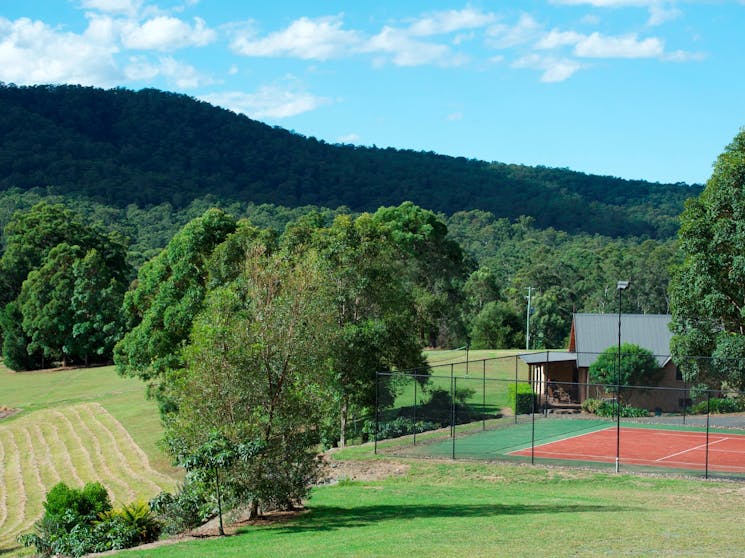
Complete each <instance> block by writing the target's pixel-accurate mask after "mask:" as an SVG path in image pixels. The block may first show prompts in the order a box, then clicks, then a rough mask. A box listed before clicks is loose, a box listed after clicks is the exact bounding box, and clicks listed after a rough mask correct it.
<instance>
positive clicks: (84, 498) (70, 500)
mask: <svg viewBox="0 0 745 558" xmlns="http://www.w3.org/2000/svg"><path fill="white" fill-rule="evenodd" d="M110 509H111V500H110V499H109V494H108V492H106V489H105V488H104V486H103V485H102V484H101V483H99V482H89V483H88V484H86V485H85V486H84V487H83V488H82V490H79V489H76V488H70V487H69V486H67V485H66V484H65V483H63V482H60V483H57V484H56V485H54V486H53V487H52V489H51V490H50V491H49V493H48V494H47V499H46V501H45V502H44V511H45V512H46V514H47V515H48V516H49V517H50V518H57V519H61V518H62V517H63V516H65V517H66V518H67V520H66V521H69V522H71V523H81V522H90V521H93V520H94V519H95V518H96V517H98V515H99V514H100V513H103V512H106V511H108V510H110Z"/></svg>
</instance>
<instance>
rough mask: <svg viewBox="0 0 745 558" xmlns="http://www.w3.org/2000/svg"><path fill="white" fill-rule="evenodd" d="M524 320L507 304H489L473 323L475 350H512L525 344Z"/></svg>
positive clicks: (472, 333)
mask: <svg viewBox="0 0 745 558" xmlns="http://www.w3.org/2000/svg"><path fill="white" fill-rule="evenodd" d="M521 325H522V320H521V319H520V317H519V316H518V315H517V313H516V312H515V311H514V310H513V309H512V307H511V306H510V305H509V304H508V303H506V302H494V301H492V302H488V303H486V305H485V306H484V308H483V309H482V310H481V312H479V313H478V314H477V315H476V317H475V318H474V319H473V321H472V322H471V330H470V334H471V347H472V348H473V349H511V348H515V347H519V346H521V345H524V344H525V335H524V334H523V333H522V331H521Z"/></svg>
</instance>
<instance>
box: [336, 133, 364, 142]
mask: <svg viewBox="0 0 745 558" xmlns="http://www.w3.org/2000/svg"><path fill="white" fill-rule="evenodd" d="M337 141H338V142H339V143H359V141H360V136H359V135H358V134H355V133H354V132H352V133H351V134H346V135H344V136H339V138H338V140H337Z"/></svg>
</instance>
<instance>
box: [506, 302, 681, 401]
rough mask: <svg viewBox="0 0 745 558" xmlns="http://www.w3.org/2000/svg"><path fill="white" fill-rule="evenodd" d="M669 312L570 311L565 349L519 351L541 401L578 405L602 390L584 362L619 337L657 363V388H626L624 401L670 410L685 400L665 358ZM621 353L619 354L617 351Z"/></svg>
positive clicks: (673, 368)
mask: <svg viewBox="0 0 745 558" xmlns="http://www.w3.org/2000/svg"><path fill="white" fill-rule="evenodd" d="M670 319H671V316H670V315H669V314H621V315H620V321H619V314H586V313H576V314H574V315H573V317H572V327H571V331H570V335H569V346H568V348H567V351H541V352H535V353H526V354H521V355H520V358H521V359H522V360H523V361H524V362H525V363H526V364H528V366H529V368H530V380H531V382H532V383H533V389H534V391H535V393H536V394H537V395H538V397H539V401H540V402H541V404H543V405H546V406H548V407H553V408H557V409H560V408H562V407H563V408H566V409H578V408H579V407H580V405H581V403H582V402H583V401H584V400H585V399H587V398H589V397H593V398H595V397H604V396H607V395H608V393H607V391H606V390H605V389H604V388H603V386H598V385H593V384H592V383H591V382H590V378H589V368H590V366H591V365H592V363H593V362H595V361H596V360H597V358H598V356H599V355H600V353H602V352H603V351H605V350H606V349H608V348H609V347H618V345H619V327H620V342H621V344H624V343H631V344H634V345H638V346H640V347H642V348H644V349H647V350H648V351H650V352H651V353H652V354H653V355H654V356H655V358H656V359H657V363H658V364H659V366H660V368H661V369H662V374H661V375H660V380H659V381H658V384H657V387H661V388H665V389H661V390H650V389H648V388H646V387H644V388H639V389H632V388H628V389H627V390H626V398H625V399H626V401H627V402H628V403H629V404H631V405H633V406H639V407H642V408H647V409H650V410H665V411H676V410H679V408H680V407H681V406H684V405H685V404H686V401H687V398H686V395H687V393H686V386H685V383H684V382H683V379H682V377H681V375H680V372H679V371H678V369H677V367H676V366H675V365H674V364H673V362H672V360H671V358H670V340H671V339H672V332H671V331H670V328H669V323H670ZM622 356H623V355H622Z"/></svg>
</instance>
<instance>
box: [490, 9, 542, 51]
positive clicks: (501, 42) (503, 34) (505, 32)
mask: <svg viewBox="0 0 745 558" xmlns="http://www.w3.org/2000/svg"><path fill="white" fill-rule="evenodd" d="M541 31H542V26H541V24H539V23H538V22H537V21H536V20H534V19H533V18H532V17H531V16H529V15H527V14H523V15H521V16H520V19H519V20H518V22H517V23H516V24H515V25H505V24H503V23H498V24H495V25H492V26H491V27H489V29H487V32H486V35H487V43H488V44H489V45H490V46H492V47H495V48H512V47H515V46H519V45H524V44H527V43H530V42H533V41H534V40H535V39H536V38H537V37H538V36H539V35H540V34H541Z"/></svg>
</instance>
